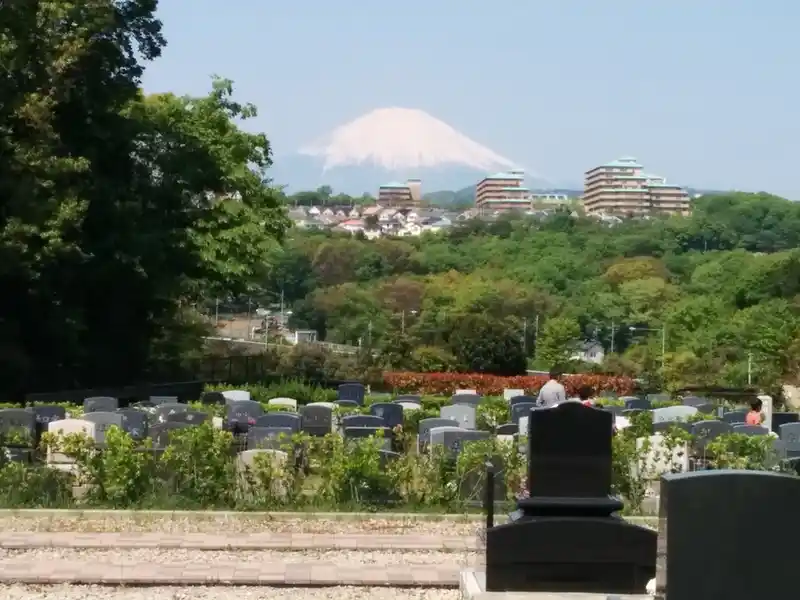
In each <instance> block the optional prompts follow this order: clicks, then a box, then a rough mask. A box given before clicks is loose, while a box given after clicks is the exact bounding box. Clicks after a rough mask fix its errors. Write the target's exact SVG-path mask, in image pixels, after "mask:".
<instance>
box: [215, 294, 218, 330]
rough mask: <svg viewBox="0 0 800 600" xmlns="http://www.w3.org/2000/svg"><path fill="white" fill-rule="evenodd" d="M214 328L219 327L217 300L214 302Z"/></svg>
mask: <svg viewBox="0 0 800 600" xmlns="http://www.w3.org/2000/svg"><path fill="white" fill-rule="evenodd" d="M214 326H215V327H219V298H217V299H216V300H215V301H214Z"/></svg>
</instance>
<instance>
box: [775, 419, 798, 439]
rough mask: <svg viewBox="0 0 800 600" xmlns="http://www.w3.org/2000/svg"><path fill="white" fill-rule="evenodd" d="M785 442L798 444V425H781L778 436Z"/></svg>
mask: <svg viewBox="0 0 800 600" xmlns="http://www.w3.org/2000/svg"><path fill="white" fill-rule="evenodd" d="M778 435H780V436H781V439H782V440H783V441H785V442H800V423H786V424H785V425H781V429H780V432H779V434H778Z"/></svg>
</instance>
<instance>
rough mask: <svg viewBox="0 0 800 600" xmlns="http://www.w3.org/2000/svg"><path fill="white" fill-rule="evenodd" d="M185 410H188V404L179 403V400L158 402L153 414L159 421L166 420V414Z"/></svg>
mask: <svg viewBox="0 0 800 600" xmlns="http://www.w3.org/2000/svg"><path fill="white" fill-rule="evenodd" d="M187 410H189V405H188V404H181V403H179V402H173V403H171V404H159V405H157V406H156V409H155V416H156V419H157V420H159V421H166V420H167V416H169V415H174V414H177V413H182V412H186V411H187Z"/></svg>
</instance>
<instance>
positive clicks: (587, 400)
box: [578, 385, 594, 406]
mask: <svg viewBox="0 0 800 600" xmlns="http://www.w3.org/2000/svg"><path fill="white" fill-rule="evenodd" d="M578 398H579V399H580V401H581V402H582V403H583V405H584V406H594V390H593V389H592V388H591V386H588V385H584V386H581V388H580V389H579V390H578Z"/></svg>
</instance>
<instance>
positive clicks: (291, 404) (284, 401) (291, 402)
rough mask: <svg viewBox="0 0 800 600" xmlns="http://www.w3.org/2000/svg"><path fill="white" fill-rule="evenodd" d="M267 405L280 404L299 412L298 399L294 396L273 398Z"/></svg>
mask: <svg viewBox="0 0 800 600" xmlns="http://www.w3.org/2000/svg"><path fill="white" fill-rule="evenodd" d="M267 406H280V407H281V408H285V409H289V410H291V411H293V412H297V400H295V399H294V398H272V399H271V400H270V401H269V402H267Z"/></svg>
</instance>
